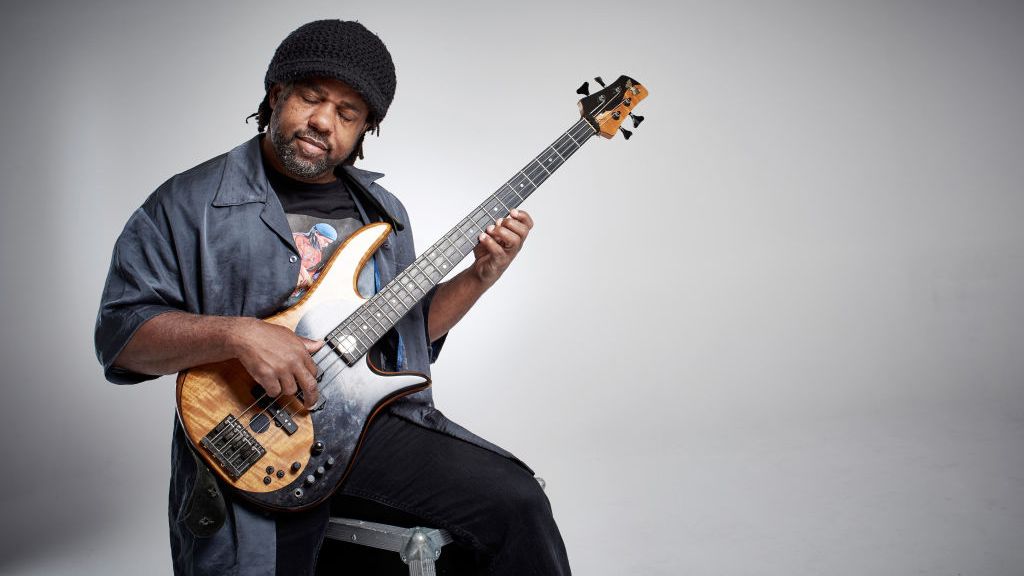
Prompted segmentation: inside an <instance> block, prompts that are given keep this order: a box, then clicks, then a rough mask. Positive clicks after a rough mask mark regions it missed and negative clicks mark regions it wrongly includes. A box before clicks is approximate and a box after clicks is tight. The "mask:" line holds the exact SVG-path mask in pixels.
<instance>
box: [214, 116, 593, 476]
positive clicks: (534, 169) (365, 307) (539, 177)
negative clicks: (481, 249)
mask: <svg viewBox="0 0 1024 576" xmlns="http://www.w3.org/2000/svg"><path fill="white" fill-rule="evenodd" d="M605 106H607V104H605ZM580 128H585V129H584V130H579V129H580ZM592 130H593V127H592V126H591V125H590V124H589V122H586V120H585V119H581V120H580V121H578V122H577V123H576V124H574V125H573V126H572V127H570V128H569V130H566V131H565V132H564V133H563V134H562V136H559V137H558V138H557V139H556V140H555V142H554V144H552V145H551V146H548V148H549V149H551V150H553V151H554V152H555V153H556V154H557V155H558V156H559V158H560V159H561V160H562V163H564V162H565V161H567V160H568V157H566V156H564V155H563V154H562V152H568V154H569V156H571V155H572V154H574V153H575V152H576V151H577V150H579V148H580V147H582V145H583V143H585V142H586V140H587V139H588V138H589V137H590V136H593V132H592ZM579 136H582V137H584V139H583V140H582V141H580V140H578V138H577V137H579ZM566 137H568V138H569V139H570V140H571V141H572V144H575V146H574V147H573V146H568V145H569V144H570V142H569V140H565V138H566ZM545 152H546V151H545ZM540 158H541V155H538V156H536V157H535V158H534V159H533V160H532V161H531V162H529V163H527V165H526V167H525V168H524V169H523V170H520V171H519V174H521V175H522V176H523V177H525V178H526V179H527V180H528V181H529V182H530V184H531V185H532V189H530V190H529V191H528V192H527V196H526V197H528V196H529V195H530V194H532V193H533V192H534V191H536V189H537V188H539V187H540V184H537V182H538V181H539V182H540V183H541V184H543V183H544V182H545V181H546V180H547V177H548V176H550V175H551V174H552V172H551V171H550V170H548V169H547V168H545V166H544V164H543V163H541V162H540ZM549 161H550V159H549ZM533 163H536V166H533V165H532V164H533ZM558 167H560V164H559V166H556V168H555V169H556V170H557V168H558ZM514 180H515V177H513V179H512V180H509V181H508V182H506V183H505V184H503V185H502V186H501V187H499V188H498V190H497V191H496V192H495V193H493V194H492V195H491V196H489V197H488V199H487V200H486V201H485V202H483V203H481V204H480V205H478V206H477V208H476V209H475V210H473V211H472V212H471V213H470V214H469V215H468V216H467V217H466V218H464V219H463V220H470V222H469V223H470V224H478V222H477V220H479V219H480V218H479V217H478V216H477V214H478V213H480V216H482V215H484V214H485V213H486V211H485V210H484V206H485V205H489V202H490V200H491V199H492V198H493V199H496V200H497V201H498V202H499V203H500V204H501V205H502V206H503V208H506V209H508V206H507V205H506V203H505V202H504V201H503V199H502V198H501V196H500V193H501V192H502V191H503V189H504V188H508V189H509V191H511V192H512V193H513V194H514V195H515V196H516V197H518V199H519V201H520V203H521V202H522V201H525V200H526V197H523V196H521V195H520V194H519V192H517V191H516V189H515V188H513V187H512V186H511V185H510V182H513V181H514ZM524 184H525V182H520V185H521V187H522V185H524ZM506 198H508V199H509V200H510V202H509V203H510V204H515V202H514V200H513V199H512V198H511V197H508V196H507V195H506ZM509 211H510V210H509ZM504 217H507V216H503V218H504ZM487 220H488V221H489V220H490V218H487ZM488 225H490V224H488ZM457 228H461V222H460V225H458V226H457ZM450 235H451V232H449V233H448V234H446V235H445V236H443V237H442V238H441V239H440V240H438V242H436V243H435V246H436V248H435V246H432V247H431V248H432V250H428V251H427V253H429V252H432V251H435V250H439V251H440V252H441V255H442V257H444V259H445V260H448V258H447V255H448V254H449V253H450V252H449V250H451V249H455V251H456V252H459V251H461V248H457V245H456V243H455V241H453V240H451V238H449V236H450ZM458 236H460V237H461V238H460V240H461V241H464V240H470V238H469V237H467V236H466V235H465V233H464V232H462V231H461V230H459V231H458ZM473 239H474V240H475V239H476V237H475V236H474V237H473ZM470 241H471V242H472V243H473V248H475V247H476V244H477V243H478V242H479V240H476V242H473V241H472V240H470ZM445 242H447V243H448V244H449V245H450V246H449V248H448V249H443V248H441V246H443V244H444V243H445ZM453 255H454V254H453ZM467 255H468V252H467V253H466V254H463V255H462V256H461V257H459V258H457V260H456V262H458V261H460V260H462V258H465V257H466V256H467ZM435 269H436V267H435ZM417 271H419V272H420V273H421V274H422V275H423V276H424V277H426V278H428V279H430V280H431V281H433V279H432V278H431V277H430V275H428V274H427V273H426V272H424V271H423V270H417ZM404 272H405V271H403V273H404ZM449 272H450V271H449ZM410 277H411V273H410ZM441 278H442V279H443V278H444V276H443V275H442V276H441ZM412 280H413V281H414V282H415V278H412ZM434 282H440V279H438V280H437V281H434ZM408 284H411V283H407V285H408ZM414 285H415V286H416V287H417V289H419V290H420V291H423V290H422V288H420V287H419V284H418V282H416V283H415V284H414ZM385 289H386V288H385ZM428 291H429V289H428ZM406 292H407V293H408V294H409V295H410V296H411V297H412V298H414V303H413V304H412V305H410V308H411V306H414V305H415V302H419V300H420V299H422V297H423V296H422V295H421V296H420V297H419V298H417V297H416V296H415V293H414V292H413V291H411V290H410V289H409V288H406ZM381 293H383V290H382V291H381V292H378V293H377V295H379V294H381ZM377 295H374V296H377ZM424 295H425V292H424ZM380 299H381V298H377V299H376V300H380ZM374 300H375V298H374V297H371V298H368V299H367V301H366V302H364V304H362V305H360V307H359V308H357V310H356V313H354V314H353V315H352V316H356V315H357V314H363V313H366V312H368V311H369V304H370V303H371V301H374ZM403 305H404V299H403ZM389 307H392V306H390V303H389ZM382 309H383V307H381V306H379V303H378V311H379V310H382ZM392 309H393V310H394V311H395V312H396V313H398V310H395V309H394V308H393V307H392ZM406 312H408V310H406ZM352 316H350V317H349V318H347V319H346V321H345V322H344V323H351V322H350V319H351V318H352ZM402 316H404V314H402V315H401V316H400V317H399V320H400V319H401V317H402ZM370 317H371V318H372V314H371V315H370ZM360 320H365V319H363V318H360ZM389 320H390V315H389ZM397 321H398V320H395V321H394V322H396V323H397ZM367 322H374V320H368V321H367ZM378 322H379V321H378ZM378 325H380V324H378ZM380 326H381V328H384V326H383V325H380ZM392 326H393V325H392ZM333 332H334V331H332V333H330V334H328V336H326V337H325V338H324V340H325V347H329V350H330V351H334V352H335V353H333V354H330V353H329V354H327V356H333V358H331V361H330V363H329V364H328V365H327V366H322V365H321V364H320V362H321V361H323V360H324V359H325V358H324V359H321V360H314V363H315V364H316V365H317V367H318V368H320V369H321V373H320V375H318V377H317V381H318V385H319V384H323V386H326V385H329V384H330V383H331V382H333V381H334V379H335V378H331V379H329V381H328V382H327V383H322V379H323V376H325V375H326V374H327V372H328V371H329V370H330V369H331V368H333V367H334V366H335V365H336V364H337V362H338V361H341V360H343V359H342V357H341V354H339V353H337V351H336V350H334V347H333V346H328V345H329V344H334V345H335V346H340V343H339V342H337V341H336V340H335V339H334V337H333V336H332V334H333ZM373 333H374V336H375V337H376V339H377V340H379V339H380V338H381V337H382V336H383V335H379V336H378V335H377V334H376V330H374V331H373ZM363 335H367V334H366V332H365V331H364V332H363ZM367 336H368V335H367ZM375 342H376V340H374V341H373V343H375ZM373 343H371V344H370V346H372V345H373ZM367 348H369V347H367ZM321 350H323V348H321ZM315 355H316V353H314V355H313V356H314V357H315ZM360 357H361V356H360ZM319 389H323V387H322V386H321V387H319ZM290 396H291V398H290V399H289V400H288V401H287V402H286V403H285V404H283V405H280V404H279V405H278V406H277V407H278V410H280V411H282V412H285V413H286V414H288V417H289V419H292V420H293V421H294V417H295V414H297V413H298V412H299V411H300V410H302V409H303V405H302V404H301V403H300V402H299V400H298V398H297V397H296V396H295V395H290ZM268 397H269V395H268V394H267V393H266V391H265V390H264V391H263V393H261V394H260V395H259V396H258V397H256V399H255V401H254V402H252V403H251V404H250V405H249V406H247V407H246V409H245V410H244V411H243V412H242V413H240V414H239V416H238V417H237V418H236V419H237V421H238V422H239V424H240V426H239V428H241V429H240V430H239V429H235V428H233V427H227V428H225V430H223V431H221V432H220V433H218V434H217V435H216V436H215V437H214V438H213V439H211V443H216V442H217V441H219V440H220V438H221V437H222V436H223V435H224V434H225V433H226V432H228V431H232V430H233V431H234V434H233V435H232V436H233V437H234V438H232V439H230V440H229V441H234V440H235V439H237V437H238V436H240V435H242V434H244V433H245V431H244V427H245V422H244V418H245V416H246V415H247V414H248V413H249V412H250V411H251V410H252V409H253V408H254V407H256V406H259V405H260V404H261V403H262V402H263V401H264V400H266V399H267V398H268ZM272 402H273V401H272ZM295 403H298V404H299V407H298V408H297V409H296V410H295V411H290V410H289V407H290V406H291V405H292V404H295ZM271 406H273V403H271V404H270V405H268V406H260V410H259V412H261V413H263V414H264V415H265V416H266V417H267V418H268V420H274V421H275V422H276V419H275V418H274V415H273V414H271V413H270V412H269V411H268V409H269V408H270V407H271ZM255 417H256V416H254V418H255ZM274 428H275V429H280V431H281V432H285V430H284V426H274ZM276 431H277V430H271V431H270V432H271V434H275V432H276ZM274 440H276V438H273V437H267V438H264V439H263V441H264V442H267V443H269V442H271V441H274ZM241 448H242V446H239V447H238V448H236V450H235V451H234V452H233V453H232V454H231V455H229V456H227V459H228V460H229V461H230V460H231V459H232V458H234V457H236V456H237V455H238V451H239V450H241ZM253 456H255V458H253V459H252V460H253V462H255V461H256V460H258V459H259V458H260V457H261V456H262V455H261V454H259V452H254V453H253ZM251 465H252V462H248V459H247V461H246V462H244V463H243V466H246V469H248V467H250V466H251Z"/></svg>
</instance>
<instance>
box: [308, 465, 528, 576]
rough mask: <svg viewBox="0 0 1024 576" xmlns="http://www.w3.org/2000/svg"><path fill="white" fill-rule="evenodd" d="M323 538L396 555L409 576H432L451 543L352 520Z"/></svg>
mask: <svg viewBox="0 0 1024 576" xmlns="http://www.w3.org/2000/svg"><path fill="white" fill-rule="evenodd" d="M534 478H535V479H536V480H537V483H539V484H540V487H541V489H542V490H543V489H545V488H547V482H545V481H544V479H543V478H541V477H540V476H534ZM327 537H328V538H330V539H332V540H338V541H341V542H349V543H352V544H359V545H362V546H371V547H373V548H379V549H381V550H390V551H392V552H398V555H399V557H400V558H401V559H402V562H405V563H406V564H408V565H409V574H410V576H435V575H436V572H435V570H434V561H435V560H437V559H438V558H439V557H440V556H441V548H443V547H444V546H445V545H447V544H451V542H452V537H451V534H449V533H448V531H447V530H441V529H439V528H421V527H416V528H400V527H398V526H390V525H388V524H378V523H376V522H367V521H365V520H355V519H352V518H331V520H330V522H329V523H328V524H327Z"/></svg>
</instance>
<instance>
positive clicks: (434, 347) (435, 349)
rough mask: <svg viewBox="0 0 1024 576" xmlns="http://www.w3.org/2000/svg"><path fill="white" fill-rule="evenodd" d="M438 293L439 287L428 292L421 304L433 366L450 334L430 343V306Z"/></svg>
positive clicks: (445, 334)
mask: <svg viewBox="0 0 1024 576" xmlns="http://www.w3.org/2000/svg"><path fill="white" fill-rule="evenodd" d="M436 293H437V286H434V287H433V288H431V289H430V291H429V292H427V295H426V296H424V297H423V300H422V301H421V302H420V303H421V305H422V306H423V334H424V337H425V338H426V339H427V355H428V356H429V358H430V363H431V364H433V363H434V362H436V361H437V357H438V356H439V355H440V354H441V348H442V347H443V346H444V341H445V339H446V338H448V333H447V332H445V333H444V334H442V335H441V337H440V338H438V339H437V340H434V341H433V342H431V341H430V304H431V302H433V301H434V295H435V294H436Z"/></svg>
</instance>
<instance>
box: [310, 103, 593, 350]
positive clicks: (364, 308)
mask: <svg viewBox="0 0 1024 576" xmlns="http://www.w3.org/2000/svg"><path fill="white" fill-rule="evenodd" d="M583 126H586V128H587V130H583V131H582V132H583V133H582V134H578V136H583V135H584V134H585V133H586V132H589V131H590V130H591V129H592V127H591V126H590V124H589V123H586V121H585V120H581V121H580V122H578V123H577V124H575V125H573V127H572V128H570V129H569V130H566V131H565V132H564V133H563V134H562V136H560V137H558V138H557V139H556V140H555V144H552V145H551V146H548V148H551V149H553V150H554V151H555V152H556V153H557V154H558V155H559V157H560V158H562V162H563V163H564V162H565V160H567V158H566V157H564V156H562V154H561V152H564V151H568V150H569V149H570V147H568V145H569V144H570V142H569V141H565V142H561V141H562V140H563V139H564V138H566V137H568V138H569V139H570V140H572V142H573V143H574V144H575V145H576V146H575V149H572V152H570V153H569V155H570V156H571V155H572V153H575V152H576V150H578V149H579V148H580V147H581V146H582V145H583V142H586V140H583V142H580V141H578V140H577V139H576V136H577V135H576V134H574V132H576V131H578V129H579V128H581V127H583ZM556 146H559V147H566V148H564V149H563V150H561V151H560V150H558V148H555V147H556ZM539 159H540V156H538V157H536V158H534V160H533V161H532V162H537V166H536V167H533V166H531V165H530V164H527V167H526V168H525V169H524V170H521V171H520V172H519V174H522V175H523V176H524V177H526V178H527V180H529V181H530V182H531V184H532V183H533V182H535V181H540V182H541V183H542V184H543V182H544V181H545V180H546V179H547V176H545V177H544V178H543V179H541V178H540V176H544V175H545V174H547V175H548V176H550V175H551V171H549V170H547V168H545V167H544V165H543V164H541V163H540V162H539ZM532 162H531V163H532ZM556 169H557V168H556ZM527 170H529V173H527ZM531 176H532V178H531ZM512 180H515V177H513V178H512ZM512 180H510V181H509V182H511V181H512ZM509 182H506V183H505V184H503V185H502V186H501V187H500V188H498V191H497V192H495V193H494V194H492V195H491V196H490V197H488V199H487V200H486V201H484V202H483V203H481V204H480V205H478V206H477V207H476V208H475V209H474V210H473V211H472V212H471V213H470V214H469V216H467V217H466V218H463V220H467V219H468V220H470V223H473V224H477V220H479V217H477V218H474V216H475V215H477V214H478V213H480V215H483V213H485V212H486V210H485V209H484V207H485V206H489V201H490V198H491V197H494V198H496V199H497V200H498V202H499V203H501V204H502V206H505V202H503V201H502V200H501V198H500V197H498V194H499V193H500V192H501V191H502V190H503V189H504V188H508V190H509V191H510V192H511V193H512V194H515V195H516V196H517V197H519V198H520V201H523V200H525V198H523V197H521V196H519V193H518V192H516V191H515V189H514V188H513V187H512V186H510V185H509ZM539 187H540V185H539V184H538V185H534V188H533V190H536V189H537V188H539ZM533 190H531V192H530V193H532V192H533ZM527 196H529V194H528V195H527ZM489 220H490V218H489V217H488V221H489ZM488 225H490V224H488ZM456 228H461V222H460V225H457V226H456ZM453 231H454V229H453ZM451 234H452V231H449V233H448V234H445V236H443V237H442V238H441V239H440V240H438V242H436V243H435V244H434V245H433V246H431V247H430V248H428V249H427V250H426V251H425V252H424V253H425V254H429V253H431V252H440V253H441V256H442V257H443V258H444V259H445V260H447V255H448V254H449V253H450V252H449V250H450V249H456V250H458V249H457V248H456V246H457V245H456V241H453V240H451V239H450V238H449V236H450V235H451ZM457 234H458V235H459V236H461V240H470V241H471V242H472V241H473V240H475V239H476V236H475V235H474V236H473V237H467V236H466V235H465V233H463V232H462V231H461V230H458V232H457ZM444 242H447V243H448V244H450V245H451V246H450V249H448V250H445V249H441V248H439V247H438V244H443V243H444ZM473 247H474V248H475V247H476V243H474V244H473ZM453 255H454V254H453ZM466 256H468V252H467V253H466V254H465V255H463V256H461V257H459V258H457V260H456V262H458V261H460V260H462V258H465V257H466ZM414 265H415V263H414ZM412 268H413V266H410V267H409V268H407V269H406V270H410V269H412ZM417 268H418V267H417ZM435 268H436V266H435ZM416 271H419V272H420V273H421V274H422V275H423V276H424V277H426V278H428V279H429V278H430V275H429V274H427V273H426V272H424V271H423V270H419V269H417V270H416ZM416 271H413V272H411V273H410V275H411V274H414V273H415V272H416ZM405 273H406V271H403V272H402V273H400V275H401V274H405ZM442 278H443V276H442ZM413 280H414V282H415V279H413ZM414 285H417V287H418V283H416V284H414ZM386 289H387V288H385V289H384V290H386ZM384 290H381V292H378V293H377V294H376V295H374V296H372V297H370V298H368V299H367V302H366V303H364V304H362V305H360V307H359V308H357V309H356V311H355V312H353V314H352V315H351V316H349V318H348V319H346V321H345V322H343V324H350V323H351V322H349V320H350V319H352V318H353V317H355V316H357V315H359V316H362V315H364V314H365V315H366V318H362V317H361V318H359V320H360V321H365V322H366V323H367V324H368V325H370V324H373V323H374V322H377V325H378V326H380V327H381V328H382V329H383V328H385V326H383V325H381V324H380V323H379V322H380V321H378V320H374V319H373V314H372V313H371V312H370V310H369V308H370V303H371V301H379V300H382V299H383V300H385V301H386V300H387V299H386V298H378V297H377V296H378V295H379V294H382V293H383V292H384ZM405 290H406V292H407V293H408V294H409V296H410V297H412V298H413V299H414V303H413V304H412V305H415V302H419V300H420V299H421V298H422V297H423V296H420V297H419V298H417V297H416V295H415V294H414V293H413V292H411V291H410V290H409V289H408V288H406V289H405ZM420 291H422V289H420ZM428 291H429V290H428ZM424 295H426V293H425V292H424ZM401 300H402V301H403V304H404V298H401ZM376 305H377V307H378V309H381V310H382V309H383V307H382V306H380V305H379V302H376ZM388 305H389V307H391V308H392V309H393V310H394V311H395V312H396V313H398V311H397V310H395V309H394V307H393V306H391V305H390V303H388ZM406 312H408V311H406ZM402 316H404V313H401V314H400V316H399V319H401V317H402ZM367 318H369V319H367ZM389 318H390V315H389ZM396 322H397V320H396ZM389 329H390V328H389ZM335 332H337V329H335V330H334V331H332V332H331V334H328V336H327V337H326V338H325V340H327V341H330V342H332V343H334V344H336V345H338V346H339V347H340V346H341V344H340V342H337V341H336V340H335V339H334V337H333V336H332V335H334V333H335ZM348 332H355V331H354V330H352V331H348ZM376 332H377V331H376V330H373V334H374V336H375V337H376V338H377V339H379V338H380V337H381V336H383V334H382V335H380V336H377V334H376ZM362 333H363V334H364V335H367V333H366V331H365V329H364V330H363V331H362ZM385 333H386V331H385ZM353 338H356V339H357V340H361V338H359V337H358V335H357V336H353ZM374 342H376V340H374ZM371 346H372V344H371ZM340 360H342V358H341V356H340V355H335V358H334V359H333V360H332V362H331V364H330V365H328V368H330V367H331V366H333V365H334V364H335V363H337V362H338V361H340Z"/></svg>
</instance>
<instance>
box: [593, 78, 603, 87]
mask: <svg viewBox="0 0 1024 576" xmlns="http://www.w3.org/2000/svg"><path fill="white" fill-rule="evenodd" d="M594 82H597V83H598V84H600V85H601V88H604V80H601V77H600V76H594Z"/></svg>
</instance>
